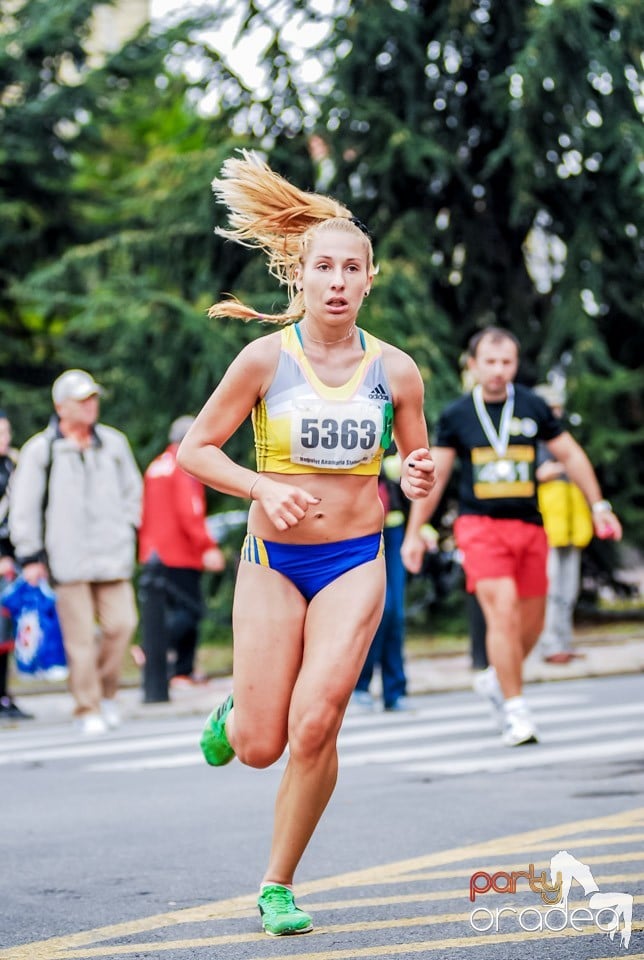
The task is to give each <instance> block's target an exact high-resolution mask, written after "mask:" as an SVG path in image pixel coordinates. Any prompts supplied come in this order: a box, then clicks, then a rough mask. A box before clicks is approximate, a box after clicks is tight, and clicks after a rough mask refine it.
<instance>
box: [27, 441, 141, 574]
mask: <svg viewBox="0 0 644 960" xmlns="http://www.w3.org/2000/svg"><path fill="white" fill-rule="evenodd" d="M47 479H48V480H49V482H48V483H47ZM141 494H142V480H141V474H140V472H139V469H138V467H137V465H136V462H135V460H134V457H133V455H132V451H131V449H130V445H129V443H128V441H127V438H126V437H125V435H124V434H123V433H121V432H120V431H119V430H115V429H114V428H113V427H108V426H105V425H104V424H100V423H99V424H97V425H96V427H95V428H94V437H93V443H92V445H91V446H90V447H88V448H87V449H84V450H81V449H80V448H79V446H78V445H77V443H76V442H75V441H74V440H72V439H71V438H68V437H63V436H62V435H61V434H60V432H59V431H58V429H57V425H56V424H55V422H52V424H50V425H49V426H48V427H47V429H46V430H43V431H42V432H41V433H37V434H35V436H33V437H31V439H30V440H27V442H26V443H25V445H24V447H23V448H22V450H21V451H20V456H19V458H18V466H17V468H16V471H15V473H14V476H13V483H12V489H11V505H10V506H11V509H10V513H9V518H10V519H9V533H10V536H11V541H12V543H13V546H14V549H15V553H16V557H17V559H18V561H19V562H20V563H22V564H23V565H24V564H25V563H31V562H34V561H36V560H44V561H45V562H46V563H47V564H48V566H49V570H50V572H51V575H52V578H53V580H54V582H56V583H75V582H78V581H85V582H90V583H95V582H103V583H104V582H106V581H110V580H124V579H129V578H130V577H131V576H132V573H133V570H134V559H135V545H136V530H137V528H138V526H139V523H140V515H141ZM43 508H44V510H43ZM43 512H44V517H43ZM43 531H44V534H43Z"/></svg>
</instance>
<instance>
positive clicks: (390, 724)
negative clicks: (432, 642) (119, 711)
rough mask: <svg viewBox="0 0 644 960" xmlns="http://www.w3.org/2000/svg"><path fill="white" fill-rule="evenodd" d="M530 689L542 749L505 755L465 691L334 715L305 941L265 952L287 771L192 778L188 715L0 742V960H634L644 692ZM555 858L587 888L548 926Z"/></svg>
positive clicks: (306, 894)
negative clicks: (261, 912) (613, 927)
mask: <svg viewBox="0 0 644 960" xmlns="http://www.w3.org/2000/svg"><path fill="white" fill-rule="evenodd" d="M527 694H528V697H529V699H530V700H531V701H532V704H533V708H534V710H535V712H536V713H537V715H538V717H539V721H540V725H541V729H542V733H543V736H542V742H541V743H540V744H539V745H537V746H530V747H523V748H515V749H508V748H504V747H502V746H500V745H499V742H498V735H497V734H496V733H495V731H494V729H493V726H492V723H491V720H490V718H489V716H488V713H487V710H486V707H485V705H484V704H482V703H481V702H480V701H479V700H478V698H477V697H476V696H475V695H474V694H473V693H470V692H458V693H449V694H436V695H432V696H425V697H415V698H414V701H413V702H414V707H415V709H414V710H413V711H412V712H410V713H409V714H400V715H389V714H387V715H385V714H382V713H375V714H361V713H349V715H348V716H347V720H346V722H345V727H344V728H343V733H342V737H341V744H340V751H341V773H340V781H339V785H338V788H337V790H336V793H335V795H334V797H333V799H332V801H331V805H330V807H329V809H328V810H327V813H326V814H325V817H324V819H323V821H322V823H321V825H320V827H319V829H318V831H317V833H316V835H315V836H314V838H313V841H312V843H311V845H310V847H309V849H308V851H307V853H306V855H305V858H304V860H303V862H302V864H301V868H300V871H299V875H298V883H297V888H296V893H297V896H298V902H300V904H301V906H302V907H303V908H304V909H306V910H310V912H311V913H312V914H313V917H314V923H315V930H314V931H313V933H311V934H308V935H306V936H301V937H291V938H288V939H286V938H281V939H273V938H269V937H266V936H265V935H263V934H262V933H261V930H260V925H259V922H258V916H257V912H256V909H255V906H254V900H255V897H256V888H257V883H258V880H259V878H260V877H261V874H262V871H263V867H264V864H265V862H266V859H267V854H268V844H269V838H270V830H271V821H272V805H273V797H274V794H275V790H276V787H277V784H278V782H279V778H280V776H281V770H282V765H283V762H282V764H278V765H277V766H276V767H274V768H271V769H269V770H264V771H256V770H249V769H246V768H244V767H242V766H241V765H240V764H239V763H237V762H233V763H232V764H230V766H228V767H226V768H225V769H222V770H213V769H211V768H208V767H207V766H205V764H203V763H202V762H201V760H200V757H199V753H198V749H197V740H198V734H199V730H200V726H201V723H200V721H199V720H198V719H197V718H193V717H179V718H176V719H173V720H168V719H167V718H166V719H141V720H138V721H135V722H131V723H129V724H128V725H126V726H124V727H123V728H122V729H121V730H120V731H118V732H116V733H113V734H110V735H109V736H108V737H104V738H100V739H97V740H91V741H89V740H81V739H79V737H78V735H77V734H75V733H74V732H73V731H72V730H71V729H70V728H69V727H68V726H66V725H65V726H62V725H58V726H56V727H52V729H42V728H41V729H38V730H34V729H32V730H29V728H28V725H24V726H22V727H19V728H16V729H11V730H1V731H0V778H1V779H0V784H1V786H2V793H3V805H2V809H3V813H2V859H1V862H2V871H1V873H0V903H1V904H2V909H1V916H2V919H1V921H0V960H71V958H72V957H73V958H75V960H84V958H90V957H92V958H97V957H98V958H103V960H116V958H123V957H125V958H137V960H139V958H146V960H147V958H165V957H171V958H172V960H188V958H195V960H250V958H252V960H264V958H269V957H277V956H279V957H292V958H298V960H317V958H322V957H324V958H326V960H353V958H355V960H359V958H369V960H371V958H390V957H396V958H397V957H403V958H404V957H440V958H441V960H443V958H445V960H465V958H472V957H474V956H475V957H476V958H477V960H488V958H490V960H505V958H508V960H528V958H529V960H533V958H534V960H554V958H559V957H562V958H564V957H565V958H566V960H568V958H570V960H599V958H608V957H617V956H627V957H629V958H631V960H637V958H639V960H643V958H644V953H643V952H642V950H643V949H644V943H643V940H644V938H643V937H642V929H643V927H644V925H643V923H642V914H643V910H642V903H643V902H644V845H643V844H642V840H643V839H644V729H643V723H642V720H643V718H644V698H643V697H642V680H641V678H640V677H637V676H632V677H611V678H601V679H594V680H590V679H587V680H577V681H571V682H561V683H557V684H551V685H544V684H539V685H534V686H531V687H529V688H528V691H527ZM561 851H567V853H568V854H569V857H568V858H567V859H566V861H565V862H566V863H567V864H570V865H577V867H576V873H575V870H574V867H573V866H571V867H570V869H571V870H572V871H573V873H575V875H577V874H578V875H579V876H580V877H581V878H582V879H583V880H584V884H585V886H582V885H580V883H579V882H578V881H576V880H573V885H572V887H571V891H570V899H569V902H568V909H567V911H566V912H565V913H563V912H562V910H561V909H560V910H559V912H554V913H553V912H552V909H553V908H551V907H550V908H549V907H547V906H546V904H545V903H544V900H543V898H542V896H541V890H542V889H543V881H544V879H545V882H546V883H549V882H550V880H549V877H550V874H549V869H550V861H551V858H552V857H553V856H555V854H558V853H559V852H561ZM582 867H584V868H585V871H584V872H583V875H582ZM567 869H568V867H566V868H565V869H564V874H563V879H564V881H565V877H566V876H567V874H566V870H567ZM513 872H514V873H522V874H527V876H520V877H517V878H515V879H514V883H515V886H516V891H513V889H512V883H513V880H512V873H513ZM571 875H572V874H571ZM589 876H590V881H592V882H593V883H594V887H596V888H598V890H599V893H601V894H606V895H610V896H607V897H605V898H604V899H603V900H601V903H602V904H607V906H605V907H604V913H603V914H600V913H599V912H598V910H599V907H598V903H599V901H598V900H596V901H594V903H595V905H594V906H593V901H592V889H591V888H590V887H591V885H590V883H589V879H588V878H589ZM532 877H534V879H531V878H532ZM473 878H474V879H473ZM539 878H541V880H539ZM531 884H532V886H531ZM554 886H555V893H554V894H552V896H556V894H557V887H556V880H555V884H554ZM585 887H586V888H588V889H585ZM559 892H561V891H560V890H559ZM472 893H473V895H474V900H472ZM629 898H632V904H633V906H632V910H633V914H632V922H631V938H630V942H629V943H628V946H626V943H625V942H622V941H623V936H622V935H624V937H625V935H626V928H627V926H628V925H627V924H626V922H625V915H624V914H623V913H618V910H620V911H621V910H622V909H623V907H624V905H625V904H626V905H628V902H629ZM548 909H550V911H551V913H550V914H548V913H547V910H548ZM573 911H577V912H576V913H573ZM613 918H617V919H618V920H619V925H620V929H619V930H618V931H617V932H616V934H615V937H614V939H612V940H611V939H610V936H609V932H608V928H609V926H610V922H611V920H612V919H613Z"/></svg>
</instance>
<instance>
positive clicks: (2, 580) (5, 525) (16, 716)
mask: <svg viewBox="0 0 644 960" xmlns="http://www.w3.org/2000/svg"><path fill="white" fill-rule="evenodd" d="M17 460H18V451H17V450H14V449H13V447H12V446H11V424H10V422H9V417H8V416H7V414H6V413H5V412H4V410H0V590H2V589H4V587H6V586H7V585H8V584H9V583H11V581H12V580H13V579H14V578H15V576H16V564H15V560H14V556H13V546H12V545H11V540H10V539H9V493H10V491H9V486H10V484H11V478H12V475H13V472H14V470H15V468H16V462H17ZM12 649H13V637H12V635H11V618H10V617H9V616H7V615H5V611H4V610H0V720H31V719H32V717H31V714H30V713H25V712H24V710H21V709H20V707H19V706H18V704H17V703H15V702H14V700H13V698H12V697H10V696H9V692H8V679H9V654H10V653H11V650H12Z"/></svg>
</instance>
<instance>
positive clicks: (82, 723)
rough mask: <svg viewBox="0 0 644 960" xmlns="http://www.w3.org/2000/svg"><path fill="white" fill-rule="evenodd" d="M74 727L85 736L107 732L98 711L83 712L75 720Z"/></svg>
mask: <svg viewBox="0 0 644 960" xmlns="http://www.w3.org/2000/svg"><path fill="white" fill-rule="evenodd" d="M76 728H77V730H78V731H79V733H82V734H83V736H85V737H94V736H98V735H100V734H102V733H107V730H108V727H107V724H106V722H105V720H103V718H102V716H101V715H100V713H84V714H82V716H80V717H78V719H77V720H76Z"/></svg>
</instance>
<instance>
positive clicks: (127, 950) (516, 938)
mask: <svg viewBox="0 0 644 960" xmlns="http://www.w3.org/2000/svg"><path fill="white" fill-rule="evenodd" d="M425 919H426V918H419V921H416V920H414V919H413V918H410V919H405V920H391V921H386V922H382V923H379V924H378V929H393V928H403V927H412V926H424V925H426V924H425V923H423V920H425ZM439 922H440V918H435V917H432V918H429V920H428V921H427V925H431V924H433V923H439ZM371 929H372V925H371V924H369V923H364V924H358V923H356V924H348V925H347V926H346V927H339V928H338V927H320V928H319V929H316V931H314V932H315V933H317V934H319V935H327V934H333V935H334V936H337V934H338V933H339V932H340V933H357V932H361V931H365V930H366V931H369V930H371ZM633 929H634V930H638V929H640V930H641V929H642V925H641V924H640V925H635V926H634V928H633ZM601 933H602V931H600V930H598V929H597V928H596V927H588V928H584V929H583V930H573V929H566V930H562V931H560V932H556V933H555V932H552V931H550V930H542V931H534V932H533V931H521V932H519V933H490V934H487V933H486V934H482V935H481V936H466V937H447V938H443V939H441V940H426V941H423V942H417V943H405V944H380V945H377V946H373V947H351V948H349V949H342V948H341V949H338V950H327V949H325V950H324V951H323V952H319V951H317V950H316V951H314V952H311V951H306V952H305V953H297V954H292V953H289V955H288V957H289V960H327V958H332V960H340V958H347V957H348V958H359V957H379V956H400V955H403V954H409V953H419V952H420V951H421V950H428V951H429V950H431V951H435V950H450V949H462V948H465V947H482V946H489V945H490V944H495V943H510V942H511V943H516V942H527V941H531V940H534V941H538V942H539V943H541V942H542V941H543V940H561V939H567V938H569V937H582V936H597V935H600V934H601ZM312 937H313V934H307V935H306V940H305V941H303V942H306V943H310V942H311V938H312ZM260 940H261V941H262V942H263V943H266V935H265V934H261V933H258V934H247V935H240V936H228V937H199V938H192V939H190V940H182V941H181V942H180V943H176V942H175V943H169V942H166V943H159V942H158V941H152V942H151V943H136V944H121V945H118V946H104V947H92V948H90V949H88V950H82V951H76V950H70V951H60V952H57V953H56V954H55V955H53V954H52V955H51V956H52V957H53V956H55V958H56V960H90V958H93V957H109V956H119V957H123V956H128V955H130V954H132V955H134V956H137V954H138V955H140V954H141V952H144V955H145V956H147V955H148V954H155V953H167V952H168V951H170V950H175V951H176V950H199V949H204V950H205V949H212V948H213V947H219V948H221V947H225V946H230V945H232V944H235V943H251V942H253V941H255V942H257V941H260ZM638 957H639V960H643V958H644V954H639V955H638V954H635V955H633V954H628V955H627V960H638ZM252 960H266V957H265V955H262V956H259V955H258V956H257V957H254V958H252ZM613 960H614V958H613Z"/></svg>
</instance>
